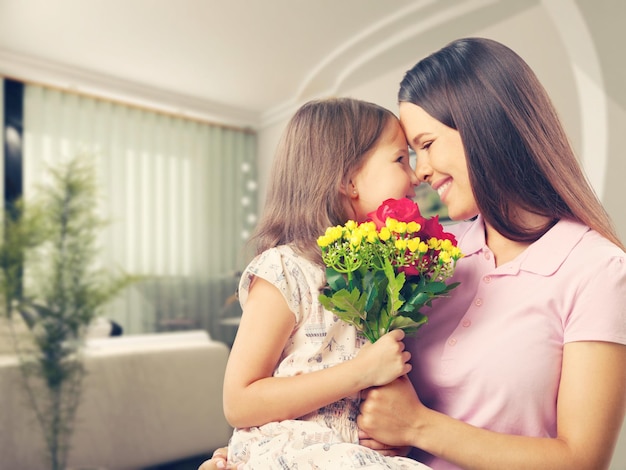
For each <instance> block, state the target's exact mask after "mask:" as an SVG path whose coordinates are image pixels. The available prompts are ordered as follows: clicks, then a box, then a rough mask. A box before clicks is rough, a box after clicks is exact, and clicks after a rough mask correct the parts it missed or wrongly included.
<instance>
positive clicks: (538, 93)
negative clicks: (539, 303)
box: [398, 38, 624, 249]
mask: <svg viewBox="0 0 626 470" xmlns="http://www.w3.org/2000/svg"><path fill="white" fill-rule="evenodd" d="M398 98H399V101H400V102H409V103H413V104H416V105H418V106H420V107H421V108H422V109H424V110H425V111H426V112H427V113H428V114H430V115H431V116H432V117H434V118H435V119H437V120H438V121H440V122H442V123H443V124H445V125H446V126H448V127H451V128H453V129H456V130H458V131H459V133H460V135H461V139H462V141H463V145H464V148H465V154H466V157H467V166H468V170H469V177H470V182H471V185H472V189H473V191H474V196H475V198H476V202H477V204H478V208H479V210H480V212H481V214H482V215H483V217H484V218H485V220H486V221H487V222H488V223H489V224H490V225H492V226H493V227H494V228H495V229H496V230H497V231H498V232H500V233H501V234H502V235H504V236H505V237H507V238H509V239H512V240H516V241H531V242H532V241H535V240H537V239H538V238H539V237H541V236H542V235H543V234H544V233H545V232H546V231H547V230H548V229H549V228H550V227H551V226H552V225H553V224H554V223H555V222H556V221H557V220H559V219H561V218H565V219H573V220H577V221H579V222H582V223H583V224H585V225H587V226H589V227H590V228H592V229H594V230H596V231H597V232H599V233H600V234H602V235H603V236H604V237H606V238H607V239H609V240H611V241H612V242H613V243H615V244H616V245H618V246H620V247H621V248H622V249H624V245H623V244H622V242H621V241H620V239H619V237H618V235H617V232H616V231H615V228H614V227H613V224H612V222H611V219H610V217H609V216H608V214H607V212H606V210H605V209H604V208H603V206H602V204H601V203H600V201H599V199H598V197H597V195H596V194H595V192H594V191H593V189H592V187H591V185H590V184H589V182H588V180H587V178H586V176H585V174H584V172H583V170H582V168H581V166H580V164H579V162H578V160H577V159H576V156H575V154H574V151H573V149H572V147H571V145H570V142H569V140H568V138H567V136H566V134H565V131H564V130H563V126H562V125H561V122H560V120H559V118H558V116H557V113H556V110H555V108H554V106H553V105H552V102H551V101H550V98H549V97H548V95H547V93H546V91H545V89H544V88H543V86H542V85H541V83H540V82H539V80H538V79H537V77H536V75H535V74H534V72H533V71H532V70H531V69H530V67H529V66H528V65H527V64H526V63H525V62H524V60H523V59H522V58H521V57H519V56H518V55H517V54H516V53H515V52H513V51H512V50H511V49H509V48H508V47H506V46H504V45H503V44H500V43H498V42H496V41H493V40H489V39H482V38H466V39H460V40H457V41H454V42H452V43H450V44H449V45H447V46H446V47H444V48H443V49H441V50H439V51H437V52H435V53H434V54H432V55H430V56H428V57H426V58H425V59H423V60H421V61H420V62H418V63H417V64H416V65H415V66H414V67H413V68H412V69H411V70H409V71H408V72H407V73H406V75H405V77H404V79H403V81H402V83H401V85H400V91H399V94H398ZM519 209H523V210H526V211H530V212H532V213H535V214H539V215H542V216H545V217H547V218H548V219H549V222H548V223H547V224H546V225H545V226H543V227H539V228H537V227H532V228H531V227H527V226H524V225H523V223H522V222H520V221H518V220H517V218H516V217H515V213H516V212H517V211H518V210H519Z"/></svg>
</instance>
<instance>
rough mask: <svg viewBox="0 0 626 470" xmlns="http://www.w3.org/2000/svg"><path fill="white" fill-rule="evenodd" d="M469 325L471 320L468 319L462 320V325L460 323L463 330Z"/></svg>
mask: <svg viewBox="0 0 626 470" xmlns="http://www.w3.org/2000/svg"><path fill="white" fill-rule="evenodd" d="M471 324H472V320H468V319H465V320H463V323H462V325H463V327H464V328H467V327H468V326H470V325H471Z"/></svg>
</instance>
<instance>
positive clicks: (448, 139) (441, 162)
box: [400, 102, 478, 220]
mask: <svg viewBox="0 0 626 470" xmlns="http://www.w3.org/2000/svg"><path fill="white" fill-rule="evenodd" d="M400 122H401V124H402V128H403V129H404V132H405V134H406V138H407V140H408V142H409V145H410V146H411V148H413V150H415V153H416V154H417V164H416V168H415V172H416V174H417V177H418V179H419V180H420V181H425V182H427V183H428V184H430V185H431V186H432V188H433V189H435V190H436V191H437V193H438V194H439V198H440V199H441V202H443V203H444V204H445V205H446V206H448V215H449V217H450V218H451V219H453V220H465V219H469V218H472V217H474V216H476V215H477V214H478V206H477V205H476V200H475V199H474V193H473V192H472V187H471V185H470V180H469V174H468V171H467V159H466V157H465V150H464V148H463V143H462V141H461V135H460V134H459V132H458V131H457V130H455V129H452V128H450V127H448V126H446V125H445V124H442V123H441V122H439V121H437V120H436V119H435V118H433V117H432V116H431V115H430V114H428V113H427V112H426V111H424V110H423V109H422V108H421V107H419V106H417V105H415V104H413V103H406V102H402V103H400Z"/></svg>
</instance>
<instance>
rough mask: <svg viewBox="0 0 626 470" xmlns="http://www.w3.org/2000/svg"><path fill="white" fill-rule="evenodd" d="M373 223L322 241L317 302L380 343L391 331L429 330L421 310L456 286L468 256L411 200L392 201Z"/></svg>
mask: <svg viewBox="0 0 626 470" xmlns="http://www.w3.org/2000/svg"><path fill="white" fill-rule="evenodd" d="M369 216H370V218H371V219H372V220H371V221H368V222H364V223H361V224H358V223H356V222H354V221H348V222H347V223H346V224H345V225H343V226H336V227H329V228H328V229H327V230H326V233H325V234H324V235H322V236H321V237H319V239H318V245H319V246H320V248H321V250H322V259H323V260H324V263H325V264H326V286H325V287H324V289H323V292H322V294H320V302H321V303H322V305H323V306H324V307H325V308H326V309H327V310H329V311H332V312H333V313H335V314H336V315H337V316H338V317H339V318H340V319H341V320H343V321H345V322H347V323H349V324H351V325H354V326H355V327H356V328H357V330H359V331H360V332H361V333H362V334H363V335H365V336H366V337H367V338H368V339H369V340H370V341H371V342H375V341H376V340H377V339H378V338H380V337H381V336H382V335H384V334H385V333H387V332H389V331H391V330H394V329H403V330H404V331H405V332H406V333H407V334H411V333H414V332H416V331H417V330H418V328H420V327H421V326H422V325H423V324H424V323H426V321H427V320H428V318H427V317H426V315H424V314H423V313H422V312H421V311H420V309H421V308H422V307H423V306H424V305H427V306H430V305H431V302H432V300H433V299H435V298H437V297H442V296H445V295H446V294H447V293H448V292H449V291H450V290H452V289H454V288H455V287H456V286H457V285H458V284H456V283H452V284H449V285H448V284H446V283H445V281H446V280H447V279H448V278H450V277H451V276H452V274H453V273H454V269H455V267H456V262H457V261H458V260H459V259H460V258H461V257H462V256H463V255H462V253H461V251H460V249H459V248H458V247H457V243H456V239H455V238H454V236H453V235H452V234H450V233H447V232H445V231H444V230H443V227H442V226H441V224H440V223H439V219H438V217H437V216H435V217H432V218H430V219H425V218H424V217H422V216H421V214H420V212H419V207H418V205H417V204H416V203H415V202H413V201H411V200H410V199H387V200H386V201H384V202H383V203H382V204H381V206H380V207H379V208H378V209H377V210H376V212H372V213H371V214H369ZM407 281H408V282H407Z"/></svg>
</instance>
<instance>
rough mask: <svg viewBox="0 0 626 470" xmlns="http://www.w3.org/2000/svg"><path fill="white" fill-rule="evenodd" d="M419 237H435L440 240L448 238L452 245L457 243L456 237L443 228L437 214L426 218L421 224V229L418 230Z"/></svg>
mask: <svg viewBox="0 0 626 470" xmlns="http://www.w3.org/2000/svg"><path fill="white" fill-rule="evenodd" d="M419 235H420V237H423V238H431V237H435V238H438V239H440V240H450V241H451V242H452V244H453V245H454V246H456V245H457V243H456V237H455V236H454V235H453V234H451V233H448V232H445V231H444V230H443V226H442V225H441V224H440V223H439V216H438V215H435V216H433V217H431V218H430V219H427V220H426V221H425V222H424V223H423V224H422V230H420V232H419Z"/></svg>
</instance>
